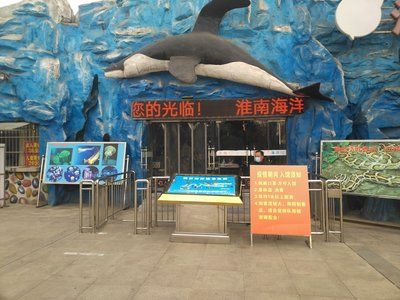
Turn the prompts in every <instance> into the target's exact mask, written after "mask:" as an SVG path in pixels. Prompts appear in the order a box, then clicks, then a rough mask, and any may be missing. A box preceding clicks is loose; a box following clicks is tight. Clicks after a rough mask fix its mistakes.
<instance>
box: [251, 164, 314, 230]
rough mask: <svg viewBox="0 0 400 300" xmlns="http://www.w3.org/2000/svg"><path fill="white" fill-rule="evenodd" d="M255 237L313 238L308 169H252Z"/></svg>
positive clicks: (265, 167)
mask: <svg viewBox="0 0 400 300" xmlns="http://www.w3.org/2000/svg"><path fill="white" fill-rule="evenodd" d="M250 203H251V209H250V210H251V211H250V213H251V234H274V235H275V234H276V235H296V236H307V237H309V236H310V235H311V220H310V199H309V191H308V174H307V167H306V166H287V165H285V166H250Z"/></svg>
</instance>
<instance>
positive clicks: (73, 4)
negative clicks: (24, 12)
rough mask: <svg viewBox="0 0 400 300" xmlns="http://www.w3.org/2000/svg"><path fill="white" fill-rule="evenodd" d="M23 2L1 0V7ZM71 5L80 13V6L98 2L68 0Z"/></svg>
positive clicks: (75, 11) (93, 0) (91, 0)
mask: <svg viewBox="0 0 400 300" xmlns="http://www.w3.org/2000/svg"><path fill="white" fill-rule="evenodd" d="M20 1H21V0H0V7H2V6H7V5H10V4H14V3H17V2H20ZM68 2H69V4H70V5H71V7H72V10H73V11H74V13H77V12H78V6H79V5H81V4H85V3H90V2H96V0H68Z"/></svg>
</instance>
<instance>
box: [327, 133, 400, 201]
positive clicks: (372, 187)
mask: <svg viewBox="0 0 400 300" xmlns="http://www.w3.org/2000/svg"><path fill="white" fill-rule="evenodd" d="M321 175H322V176H324V177H326V178H329V179H336V180H340V181H341V184H342V189H343V192H344V193H346V194H349V195H358V196H365V197H368V196H371V197H377V198H389V199H400V192H399V188H400V140H336V141H321Z"/></svg>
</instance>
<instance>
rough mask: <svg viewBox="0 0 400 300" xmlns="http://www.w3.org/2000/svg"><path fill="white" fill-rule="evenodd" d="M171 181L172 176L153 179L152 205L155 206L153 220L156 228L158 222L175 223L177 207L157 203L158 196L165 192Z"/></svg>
mask: <svg viewBox="0 0 400 300" xmlns="http://www.w3.org/2000/svg"><path fill="white" fill-rule="evenodd" d="M170 179H171V178H170V176H155V177H152V187H153V189H152V203H153V204H154V205H153V206H154V214H153V218H154V221H155V226H158V222H175V205H171V204H158V203H157V199H158V196H159V195H160V194H161V193H163V192H165V190H166V188H167V187H168V184H169V181H170Z"/></svg>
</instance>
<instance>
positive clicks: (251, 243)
mask: <svg viewBox="0 0 400 300" xmlns="http://www.w3.org/2000/svg"><path fill="white" fill-rule="evenodd" d="M250 246H251V247H253V234H252V233H250Z"/></svg>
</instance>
